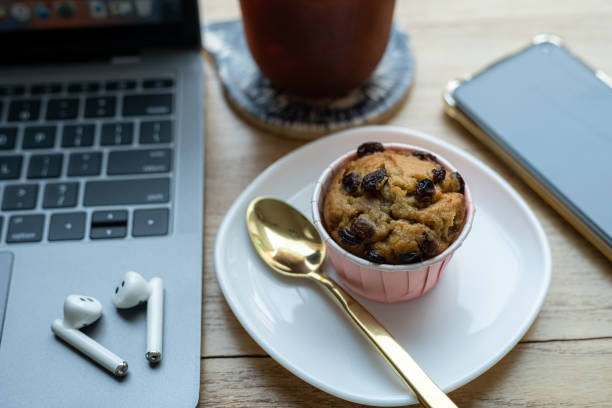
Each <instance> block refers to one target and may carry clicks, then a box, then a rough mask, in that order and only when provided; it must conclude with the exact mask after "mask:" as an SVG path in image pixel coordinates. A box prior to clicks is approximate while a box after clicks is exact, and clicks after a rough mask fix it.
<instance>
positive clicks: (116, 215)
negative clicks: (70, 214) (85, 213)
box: [91, 210, 128, 228]
mask: <svg viewBox="0 0 612 408" xmlns="http://www.w3.org/2000/svg"><path fill="white" fill-rule="evenodd" d="M127 219H128V212H127V211H126V210H114V211H94V213H93V215H92V217H91V226H92V228H93V227H100V226H103V225H124V226H125V225H127Z"/></svg>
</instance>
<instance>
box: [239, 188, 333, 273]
mask: <svg viewBox="0 0 612 408" xmlns="http://www.w3.org/2000/svg"><path fill="white" fill-rule="evenodd" d="M246 223H247V229H248V231H249V235H250V237H251V241H252V242H253V245H254V246H255V249H256V250H257V253H258V254H259V256H260V257H261V258H262V259H263V260H264V261H265V262H266V263H267V264H268V265H269V266H270V267H271V268H272V269H274V270H275V271H277V272H280V273H282V274H283V275H290V276H295V275H307V274H308V273H311V272H316V271H317V270H318V269H319V268H320V267H321V265H322V264H323V261H324V260H325V243H324V242H323V240H322V239H321V236H320V235H319V232H318V231H317V229H316V228H315V226H314V225H313V224H312V222H310V221H309V220H308V219H307V218H306V217H304V216H303V215H302V213H300V212H299V211H296V210H295V209H294V208H293V207H291V206H290V205H288V204H287V203H284V202H283V201H279V200H275V199H273V198H265V197H260V198H258V199H255V200H253V201H251V203H250V204H249V207H248V209H247V216H246Z"/></svg>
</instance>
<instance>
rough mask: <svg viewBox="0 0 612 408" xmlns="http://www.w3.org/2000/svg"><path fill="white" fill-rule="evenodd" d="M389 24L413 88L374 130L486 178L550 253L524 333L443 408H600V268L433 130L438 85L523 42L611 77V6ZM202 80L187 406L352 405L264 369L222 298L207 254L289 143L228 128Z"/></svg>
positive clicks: (607, 316) (210, 78) (610, 290)
mask: <svg viewBox="0 0 612 408" xmlns="http://www.w3.org/2000/svg"><path fill="white" fill-rule="evenodd" d="M201 13H202V17H203V21H204V22H209V21H220V20H223V19H230V18H237V17H239V16H240V14H239V5H238V2H237V1H228V0H206V1H205V3H204V4H203V6H202V8H201ZM395 20H396V23H397V24H398V25H399V26H400V27H401V28H402V29H403V30H405V31H406V32H407V33H408V34H409V35H410V37H411V41H412V45H413V47H414V51H415V58H416V78H415V82H414V86H413V89H412V91H411V93H410V95H409V97H408V99H407V101H406V103H405V104H404V106H403V107H402V108H401V109H400V110H399V112H398V113H397V115H396V116H394V117H393V118H392V119H391V120H389V122H388V123H389V124H393V125H399V126H405V127H409V128H414V129H418V130H421V131H424V132H426V133H429V134H431V135H435V136H436V137H439V138H440V139H442V140H445V141H447V142H450V143H452V144H454V145H455V146H458V147H460V148H462V149H464V150H466V151H467V152H469V153H471V154H472V155H474V156H476V157H478V158H479V159H481V160H482V161H484V162H485V163H487V164H488V165H489V166H490V167H491V168H493V169H494V170H495V171H497V172H499V173H500V174H501V175H502V177H504V178H505V179H506V180H507V181H508V182H509V183H510V184H511V185H512V186H513V187H514V188H515V189H516V190H517V191H518V192H519V193H520V194H521V195H522V197H523V198H524V199H525V200H526V201H527V203H528V204H529V205H530V207H531V208H532V209H533V210H534V211H535V213H536V215H537V216H538V217H539V219H540V220H541V222H542V225H543V227H544V230H545V232H546V234H547V236H548V239H549V242H550V246H551V249H552V257H553V277H552V282H551V286H550V291H549V293H548V296H547V298H546V301H545V303H544V306H543V308H542V310H541V312H540V314H539V317H538V318H537V320H536V321H535V323H534V324H533V326H532V327H531V329H530V330H529V331H528V332H527V334H526V335H525V336H524V338H523V339H522V340H521V342H520V343H519V345H517V346H516V347H515V348H514V349H513V350H512V351H511V352H510V353H509V354H508V355H507V356H506V357H505V358H503V359H502V360H501V361H500V362H499V363H498V364H497V365H495V366H494V367H493V368H492V369H490V370H489V371H488V372H486V373H485V374H483V375H482V376H480V377H479V378H477V379H475V380H473V381H472V382H470V383H469V384H467V385H465V386H463V387H461V388H460V389H458V390H456V391H455V392H453V393H452V394H451V396H452V398H453V399H454V400H455V401H456V402H457V404H458V405H459V406H461V407H526V406H529V407H558V406H563V407H612V263H610V262H609V261H608V260H606V259H605V258H604V256H603V255H601V254H600V253H599V252H598V251H597V250H595V249H594V248H593V247H592V246H591V245H590V244H589V243H588V242H587V241H586V240H585V239H584V238H582V236H580V235H579V234H578V233H577V232H576V231H575V230H574V229H573V228H572V227H570V226H569V224H567V223H566V222H565V221H564V220H563V219H562V218H561V217H560V216H558V215H557V214H556V213H555V212H554V211H553V210H552V209H551V208H549V207H548V206H547V205H546V204H545V203H544V202H543V201H542V200H541V199H540V198H539V197H538V196H537V195H536V194H535V193H533V192H532V191H531V190H530V189H529V188H528V187H527V186H526V185H525V184H524V183H523V182H522V181H521V180H519V179H518V178H517V177H516V176H515V175H514V174H513V173H512V172H511V171H510V170H509V169H508V168H507V167H506V166H505V165H504V164H503V163H502V162H501V161H500V160H499V159H497V158H496V157H495V156H493V155H492V154H491V153H490V152H489V151H488V150H487V149H486V148H485V147H484V146H483V145H481V144H480V143H478V142H477V141H476V140H475V139H474V138H473V137H472V136H470V134H469V133H467V132H466V131H465V130H463V128H461V127H460V126H458V125H456V124H455V123H454V122H453V121H451V120H449V119H447V118H446V117H445V115H444V114H443V112H442V102H441V94H442V91H443V89H444V86H445V84H446V83H447V82H448V80H449V79H451V78H455V77H458V76H462V75H464V74H467V73H470V72H474V71H476V70H478V69H479V68H481V67H482V66H484V65H485V64H487V63H489V62H490V61H492V60H493V59H495V58H498V57H500V56H503V55H505V54H507V53H508V52H510V51H513V50H516V49H517V48H519V47H521V46H523V45H525V44H527V42H528V41H529V40H530V38H531V37H532V36H533V35H535V34H537V33H543V32H547V33H555V34H557V35H560V36H561V37H562V38H564V39H565V41H566V43H567V45H568V46H569V48H570V49H572V50H573V51H574V52H575V53H576V54H578V55H579V56H581V57H583V58H584V59H585V60H586V61H587V62H589V63H590V64H591V65H593V66H595V67H597V68H600V69H602V70H603V71H605V72H607V73H609V74H610V73H612V2H610V1H609V0H599V1H597V0H581V1H569V0H566V1H553V0H540V1H532V0H515V1H490V0H489V1H486V0H463V1H450V0H445V1H442V0H438V1H416V0H398V2H397V5H396V10H395ZM206 71H207V72H206V210H205V247H204V251H205V266H204V278H205V279H204V280H205V282H204V304H203V308H204V313H203V343H202V370H201V394H200V406H206V407H208V406H210V407H270V406H283V407H304V406H313V407H318V406H322V407H348V406H355V405H354V404H351V403H349V402H346V401H343V400H341V399H338V398H336V397H333V396H331V395H328V394H326V393H325V392H323V391H320V390H318V389H316V388H314V387H312V386H310V385H309V384H307V383H305V382H304V381H302V380H301V379H299V378H297V377H295V376H293V375H292V374H290V373H289V372H288V371H287V370H285V369H284V368H283V367H282V366H280V365H279V364H278V363H276V362H275V361H274V360H273V359H271V358H270V357H269V356H268V355H267V354H266V353H265V352H264V351H263V350H262V349H261V348H260V347H259V346H258V345H257V344H256V343H255V342H254V341H253V340H252V339H251V338H250V337H249V335H248V334H247V333H246V331H245V330H244V329H243V328H242V327H241V326H240V324H239V323H238V321H237V320H236V318H235V317H234V315H233V313H232V311H231V310H230V308H229V307H228V305H227V303H226V302H225V299H224V298H223V295H222V293H221V290H220V288H219V285H218V283H217V280H216V276H215V271H214V267H213V248H214V242H215V235H216V233H217V230H218V227H219V225H220V223H221V220H222V219H223V216H224V215H225V212H226V211H227V209H228V208H229V206H230V205H231V203H232V202H233V201H234V199H235V198H236V197H237V196H238V195H239V194H240V192H241V191H242V190H243V189H244V188H245V187H246V186H248V184H249V183H250V182H251V181H252V180H253V179H254V178H255V177H256V176H257V175H258V174H259V173H260V172H261V171H262V170H263V169H265V168H266V167H267V166H269V165H270V164H272V163H273V162H274V161H275V160H277V159H279V158H281V157H282V156H284V155H285V154H287V153H289V152H291V151H292V150H294V149H296V148H298V147H300V146H301V145H303V142H299V141H295V140H291V139H285V138H282V137H279V136H273V135H269V134H266V133H264V132H261V131H259V130H256V129H255V128H252V127H250V126H249V125H248V124H246V123H244V122H243V121H241V120H240V119H238V118H237V117H236V116H235V114H234V113H233V112H232V110H231V109H230V108H229V107H228V105H227V103H226V102H225V100H224V98H223V93H222V91H221V88H220V85H219V83H218V81H217V78H216V76H215V72H214V69H213V67H212V66H211V64H210V63H209V62H206ZM611 154H612V152H611ZM589 176H590V175H589ZM609 187H610V183H609V182H608V188H609ZM237 256H238V254H237Z"/></svg>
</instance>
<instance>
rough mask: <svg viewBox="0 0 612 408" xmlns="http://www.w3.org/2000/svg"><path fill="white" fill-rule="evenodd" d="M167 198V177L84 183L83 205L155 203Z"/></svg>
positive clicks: (162, 201)
mask: <svg viewBox="0 0 612 408" xmlns="http://www.w3.org/2000/svg"><path fill="white" fill-rule="evenodd" d="M169 200H170V179H169V178H156V179H134V180H113V181H106V180H105V181H90V182H88V183H87V184H86V185H85V202H84V205H85V206H94V205H122V204H126V205H127V204H155V203H167V202H168V201H169Z"/></svg>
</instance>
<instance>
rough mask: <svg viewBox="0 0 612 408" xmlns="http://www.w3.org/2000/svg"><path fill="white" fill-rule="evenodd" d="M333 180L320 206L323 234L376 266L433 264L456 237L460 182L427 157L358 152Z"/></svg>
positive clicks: (462, 209)
mask: <svg viewBox="0 0 612 408" xmlns="http://www.w3.org/2000/svg"><path fill="white" fill-rule="evenodd" d="M357 156H358V158H356V159H355V160H352V161H350V162H348V163H347V164H346V165H345V166H344V167H343V168H341V169H340V170H339V171H338V172H337V174H336V175H335V177H334V178H333V180H332V183H331V185H330V187H329V189H328V191H327V195H326V196H325V201H324V203H323V222H324V224H325V228H326V230H327V231H328V233H329V234H330V235H331V236H332V238H333V239H334V240H335V241H336V242H337V243H338V244H339V245H340V246H342V247H343V248H344V249H346V250H347V251H349V252H351V253H352V254H354V255H357V256H359V257H362V258H364V259H367V260H369V261H371V262H375V263H385V264H409V263H416V262H421V261H424V260H426V259H429V258H432V257H434V256H436V255H438V254H439V253H440V252H442V251H444V250H445V249H446V248H447V247H448V246H449V245H450V244H451V243H452V242H453V241H454V240H455V238H457V236H458V235H459V233H460V231H461V228H462V227H463V222H464V220H465V216H466V204H465V197H464V195H463V193H464V182H463V179H462V177H461V176H460V175H459V173H457V172H451V171H450V170H449V169H447V168H446V167H445V166H444V165H442V164H440V163H439V162H438V160H437V159H436V157H435V156H434V155H432V154H431V153H427V152H422V151H418V150H416V151H412V152H410V151H405V152H404V151H399V150H385V149H384V147H383V145H382V144H380V143H377V142H368V143H364V144H362V145H361V146H359V148H358V150H357Z"/></svg>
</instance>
